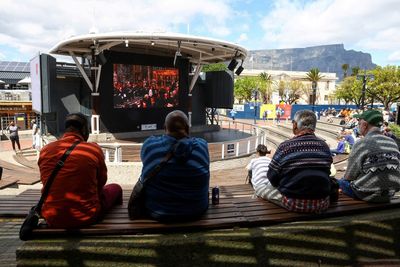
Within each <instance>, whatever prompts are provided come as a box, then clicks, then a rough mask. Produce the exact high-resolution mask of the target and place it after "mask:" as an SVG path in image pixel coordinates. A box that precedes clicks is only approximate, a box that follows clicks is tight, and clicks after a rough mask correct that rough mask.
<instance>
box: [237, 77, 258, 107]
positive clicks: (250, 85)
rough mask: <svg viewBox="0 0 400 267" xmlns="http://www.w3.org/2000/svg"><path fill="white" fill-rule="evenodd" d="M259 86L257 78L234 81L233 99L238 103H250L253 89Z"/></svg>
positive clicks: (243, 78) (242, 78)
mask: <svg viewBox="0 0 400 267" xmlns="http://www.w3.org/2000/svg"><path fill="white" fill-rule="evenodd" d="M258 84H259V80H258V77H241V78H238V79H237V80H236V81H235V85H234V92H235V98H237V99H238V100H239V102H242V101H243V100H244V101H247V102H248V101H250V100H251V92H252V91H253V90H254V89H257V87H258Z"/></svg>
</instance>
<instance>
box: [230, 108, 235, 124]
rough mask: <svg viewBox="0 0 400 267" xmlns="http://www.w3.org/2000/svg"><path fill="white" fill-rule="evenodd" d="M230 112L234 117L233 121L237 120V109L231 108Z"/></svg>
mask: <svg viewBox="0 0 400 267" xmlns="http://www.w3.org/2000/svg"><path fill="white" fill-rule="evenodd" d="M230 114H231V118H232V120H233V122H235V115H236V110H234V109H231V111H230Z"/></svg>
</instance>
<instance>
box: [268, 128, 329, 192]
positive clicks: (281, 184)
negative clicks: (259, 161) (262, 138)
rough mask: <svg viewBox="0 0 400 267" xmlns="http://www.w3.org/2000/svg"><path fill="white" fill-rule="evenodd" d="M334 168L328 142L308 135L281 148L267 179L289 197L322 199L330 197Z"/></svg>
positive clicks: (271, 164)
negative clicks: (332, 169) (331, 170)
mask: <svg viewBox="0 0 400 267" xmlns="http://www.w3.org/2000/svg"><path fill="white" fill-rule="evenodd" d="M331 164H332V156H331V153H330V149H329V147H328V145H327V144H326V143H325V141H323V140H321V139H319V138H318V137H316V136H315V135H314V134H304V135H300V136H295V137H294V138H292V139H290V140H287V141H284V142H283V143H281V144H280V145H279V147H278V149H277V150H276V152H275V154H274V157H273V158H272V161H271V163H270V165H269V170H268V174H267V177H268V179H269V180H270V182H271V184H272V185H273V186H274V187H277V188H278V190H279V192H281V194H282V195H284V196H286V197H289V198H297V199H322V198H325V197H327V196H328V195H329V191H330V181H329V173H330V167H331Z"/></svg>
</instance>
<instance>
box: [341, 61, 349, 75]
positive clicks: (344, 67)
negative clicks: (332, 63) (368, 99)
mask: <svg viewBox="0 0 400 267" xmlns="http://www.w3.org/2000/svg"><path fill="white" fill-rule="evenodd" d="M348 69H349V64H347V63H345V64H343V65H342V70H343V78H346V77H347V70H348Z"/></svg>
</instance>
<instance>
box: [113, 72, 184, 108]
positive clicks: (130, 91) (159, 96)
mask: <svg viewBox="0 0 400 267" xmlns="http://www.w3.org/2000/svg"><path fill="white" fill-rule="evenodd" d="M178 101H179V83H178V81H177V80H173V79H172V80H168V81H167V82H166V83H164V84H161V83H159V82H157V80H155V79H152V80H139V81H135V82H133V81H130V80H124V79H121V80H120V81H116V80H114V107H115V108H154V107H158V108H162V107H175V106H177V105H178Z"/></svg>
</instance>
